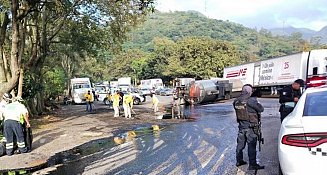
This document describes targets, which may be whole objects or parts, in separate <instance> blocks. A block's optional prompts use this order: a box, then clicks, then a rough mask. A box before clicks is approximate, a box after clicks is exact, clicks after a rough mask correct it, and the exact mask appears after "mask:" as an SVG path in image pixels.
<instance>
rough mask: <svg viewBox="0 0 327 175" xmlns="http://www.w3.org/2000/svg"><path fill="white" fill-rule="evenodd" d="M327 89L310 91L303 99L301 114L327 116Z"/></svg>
mask: <svg viewBox="0 0 327 175" xmlns="http://www.w3.org/2000/svg"><path fill="white" fill-rule="evenodd" d="M326 101H327V91H322V92H315V93H310V94H308V95H307V98H306V100H305V106H304V112H303V115H304V116H306V117H310V116H326V117H327V107H326Z"/></svg>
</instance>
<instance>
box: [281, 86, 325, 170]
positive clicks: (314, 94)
mask: <svg viewBox="0 0 327 175" xmlns="http://www.w3.org/2000/svg"><path fill="white" fill-rule="evenodd" d="M326 101H327V86H322V87H317V88H309V89H307V90H306V91H305V92H304V93H303V95H302V96H301V98H300V100H299V102H298V103H297V104H296V107H295V109H294V110H293V112H292V113H291V114H289V115H288V116H287V117H286V118H285V119H284V121H283V123H282V125H281V128H280V131H279V139H278V157H279V164H280V174H284V175H289V174H314V175H319V174H321V175H322V174H326V172H325V171H324V170H323V168H322V167H324V166H325V164H326V162H327V127H326V126H327V107H326Z"/></svg>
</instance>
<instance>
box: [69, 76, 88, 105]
mask: <svg viewBox="0 0 327 175" xmlns="http://www.w3.org/2000/svg"><path fill="white" fill-rule="evenodd" d="M70 85H71V88H70V91H71V95H72V100H73V103H76V104H81V103H85V102H86V99H85V94H86V93H87V91H89V90H90V91H91V90H92V89H91V81H90V79H89V78H73V79H71V80H70Z"/></svg>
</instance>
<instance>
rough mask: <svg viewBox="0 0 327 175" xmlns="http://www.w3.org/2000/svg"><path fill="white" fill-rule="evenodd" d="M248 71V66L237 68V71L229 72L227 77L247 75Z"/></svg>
mask: <svg viewBox="0 0 327 175" xmlns="http://www.w3.org/2000/svg"><path fill="white" fill-rule="evenodd" d="M246 71H247V68H244V69H240V70H237V71H231V72H229V73H227V77H226V78H232V77H238V76H245V75H246Z"/></svg>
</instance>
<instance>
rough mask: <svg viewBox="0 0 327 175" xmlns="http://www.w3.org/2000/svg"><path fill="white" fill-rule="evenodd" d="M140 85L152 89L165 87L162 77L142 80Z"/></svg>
mask: <svg viewBox="0 0 327 175" xmlns="http://www.w3.org/2000/svg"><path fill="white" fill-rule="evenodd" d="M140 86H141V88H147V89H151V90H157V89H162V88H163V87H164V85H163V82H162V79H161V78H156V79H147V80H141V85H140Z"/></svg>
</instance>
